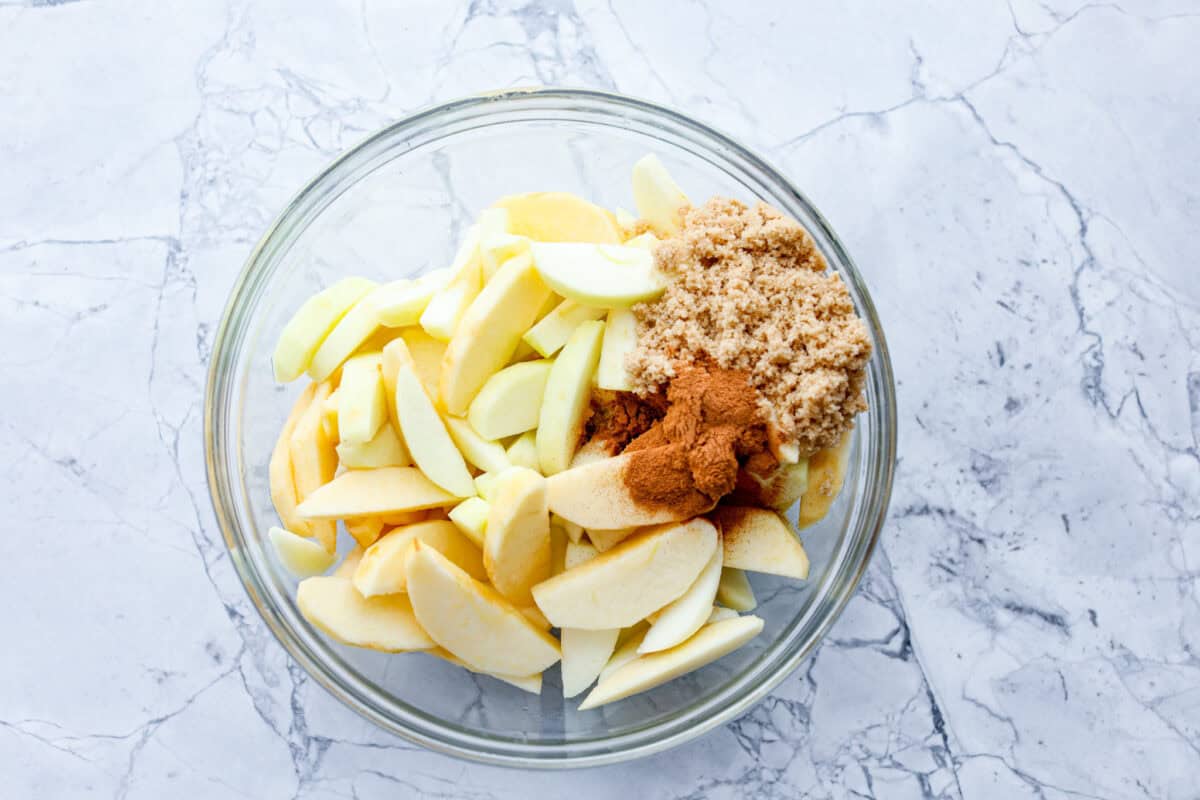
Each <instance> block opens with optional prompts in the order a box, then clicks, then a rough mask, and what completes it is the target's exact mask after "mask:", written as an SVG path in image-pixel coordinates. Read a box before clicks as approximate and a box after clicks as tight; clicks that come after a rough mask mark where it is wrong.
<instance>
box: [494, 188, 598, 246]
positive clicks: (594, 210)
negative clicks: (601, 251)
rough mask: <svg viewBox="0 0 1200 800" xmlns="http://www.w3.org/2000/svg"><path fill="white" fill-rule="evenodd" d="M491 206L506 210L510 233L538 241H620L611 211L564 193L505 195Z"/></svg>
mask: <svg viewBox="0 0 1200 800" xmlns="http://www.w3.org/2000/svg"><path fill="white" fill-rule="evenodd" d="M495 207H496V208H503V209H505V210H507V211H508V216H509V222H508V230H509V232H510V233H513V234H516V235H518V236H527V237H529V238H530V239H535V240H537V241H539V242H603V243H610V244H616V243H617V242H619V241H621V232H620V230H619V229H618V228H617V225H616V219H615V218H614V217H613V215H612V214H611V213H609V212H608V211H606V210H605V209H603V208H600V207H599V206H596V205H593V204H591V203H589V202H588V201H586V200H584V199H583V198H582V197H579V196H577V195H573V194H568V193H567V192H531V193H529V194H516V195H509V196H508V197H502V198H500V199H499V200H497V201H496V203H495Z"/></svg>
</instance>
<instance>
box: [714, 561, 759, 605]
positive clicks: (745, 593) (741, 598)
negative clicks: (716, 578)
mask: <svg viewBox="0 0 1200 800" xmlns="http://www.w3.org/2000/svg"><path fill="white" fill-rule="evenodd" d="M717 602H718V603H720V604H721V605H723V606H726V607H728V608H732V609H733V610H734V611H753V610H754V607H755V606H757V605H758V600H757V599H756V598H755V597H754V589H753V588H752V587H751V586H750V579H749V578H747V577H746V573H744V572H742V571H741V570H740V569H737V568H736V567H723V568H722V569H721V582H720V583H719V584H718V585H717Z"/></svg>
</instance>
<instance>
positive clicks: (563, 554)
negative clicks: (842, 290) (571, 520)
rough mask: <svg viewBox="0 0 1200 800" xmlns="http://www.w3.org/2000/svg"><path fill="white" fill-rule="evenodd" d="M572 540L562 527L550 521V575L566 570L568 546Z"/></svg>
mask: <svg viewBox="0 0 1200 800" xmlns="http://www.w3.org/2000/svg"><path fill="white" fill-rule="evenodd" d="M570 542H571V540H570V539H569V538H568V537H567V532H566V531H565V530H563V528H562V526H561V525H559V524H558V523H556V522H554V521H553V520H551V521H550V574H551V575H557V574H558V573H560V572H562V571H563V570H565V569H566V568H567V567H566V562H567V545H568V544H570Z"/></svg>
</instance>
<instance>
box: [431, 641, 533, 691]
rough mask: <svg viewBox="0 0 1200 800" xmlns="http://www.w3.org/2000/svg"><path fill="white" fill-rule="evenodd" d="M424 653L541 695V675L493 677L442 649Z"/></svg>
mask: <svg viewBox="0 0 1200 800" xmlns="http://www.w3.org/2000/svg"><path fill="white" fill-rule="evenodd" d="M425 652H426V653H428V654H429V655H431V656H436V657H437V658H440V659H442V660H443V661H448V662H450V663H451V664H453V665H454V666H456V667H462V668H463V669H465V670H469V671H471V672H474V673H476V674H478V675H487V676H488V677H489V678H495V679H496V680H498V681H504V682H505V683H507V684H508V685H509V686H515V687H517V688H518V689H520V690H521V691H523V692H529V693H530V694H541V693H542V675H541V673H538V674H537V675H526V676H524V677H515V676H512V675H493V674H492V673H490V672H479V671H478V670H474V669H471V665H470V664H468V663H467V662H465V661H463V660H462V659H461V658H458V657H457V656H455V655H454V654H453V653H451V652H450V651H449V650H446V649H444V648H441V647H435V648H433V649H432V650H426V651H425Z"/></svg>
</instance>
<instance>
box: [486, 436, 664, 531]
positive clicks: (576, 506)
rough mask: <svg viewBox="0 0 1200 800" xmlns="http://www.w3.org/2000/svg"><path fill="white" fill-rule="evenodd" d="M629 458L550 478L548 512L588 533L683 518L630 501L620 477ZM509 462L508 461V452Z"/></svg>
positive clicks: (656, 523)
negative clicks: (582, 528) (579, 526)
mask: <svg viewBox="0 0 1200 800" xmlns="http://www.w3.org/2000/svg"><path fill="white" fill-rule="evenodd" d="M631 455H632V454H625V455H620V456H614V457H612V458H606V459H604V460H603V461H596V462H593V463H591V464H584V465H583V466H579V467H572V468H571V469H569V470H567V471H565V472H560V473H558V474H557V475H551V476H550V477H549V478H547V483H546V496H547V499H548V502H549V504H550V510H551V511H552V512H554V513H555V514H558V515H559V516H560V517H563V518H564V519H569V520H571V522H574V523H576V524H577V525H582V526H583V527H584V529H585V530H589V531H590V530H593V529H596V530H615V529H617V528H638V527H641V526H643V525H658V524H660V523H664V522H678V521H680V520H681V519H682V518H683V517H682V515H681V512H680V510H679V509H676V508H664V507H654V508H652V507H648V506H642V505H639V504H638V503H637V502H635V501H634V499H633V497H632V496H631V495H630V493H629V487H628V486H626V485H625V481H624V478H623V477H622V475H623V473H624V470H625V466H626V464H628V463H629V459H630V458H631ZM509 458H510V459H512V453H511V451H510V453H509ZM514 463H516V462H515V461H514Z"/></svg>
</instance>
